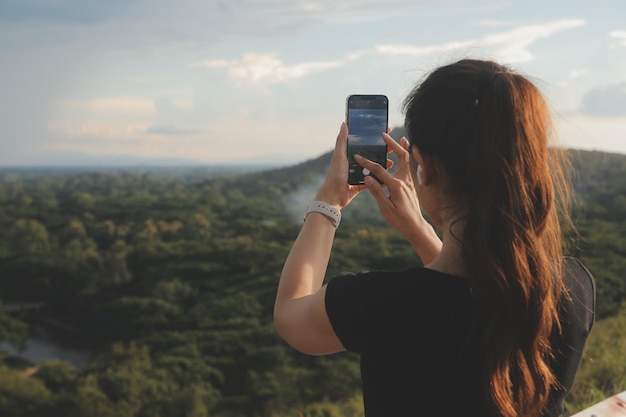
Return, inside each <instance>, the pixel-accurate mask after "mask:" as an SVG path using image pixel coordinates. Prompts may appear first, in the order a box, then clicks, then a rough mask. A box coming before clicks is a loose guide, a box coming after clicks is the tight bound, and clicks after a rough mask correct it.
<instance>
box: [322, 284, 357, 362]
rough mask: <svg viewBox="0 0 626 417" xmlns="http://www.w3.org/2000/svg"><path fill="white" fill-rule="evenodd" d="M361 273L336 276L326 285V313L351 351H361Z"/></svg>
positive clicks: (338, 335) (347, 348)
mask: <svg viewBox="0 0 626 417" xmlns="http://www.w3.org/2000/svg"><path fill="white" fill-rule="evenodd" d="M360 275H361V274H344V275H339V276H336V277H334V278H333V279H331V280H330V282H329V283H328V286H327V287H326V299H325V303H326V314H328V318H329V320H330V323H331V325H332V326H333V330H334V331H335V334H336V335H337V337H338V338H339V340H340V341H341V343H342V344H343V346H344V347H345V348H346V350H348V351H349V352H359V351H360V349H359V342H360V339H361V337H360V335H361V334H362V329H363V321H364V317H363V316H364V314H363V313H364V308H363V302H364V301H363V288H362V287H363V285H362V282H360Z"/></svg>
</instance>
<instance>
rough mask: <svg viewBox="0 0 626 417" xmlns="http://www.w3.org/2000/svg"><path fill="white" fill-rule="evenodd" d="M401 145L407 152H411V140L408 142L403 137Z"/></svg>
mask: <svg viewBox="0 0 626 417" xmlns="http://www.w3.org/2000/svg"><path fill="white" fill-rule="evenodd" d="M400 145H402V147H403V148H404V149H405V150H406V151H407V152H409V149H410V148H411V143H410V142H409V140H408V139H407V138H406V137H404V136H402V137H401V138H400Z"/></svg>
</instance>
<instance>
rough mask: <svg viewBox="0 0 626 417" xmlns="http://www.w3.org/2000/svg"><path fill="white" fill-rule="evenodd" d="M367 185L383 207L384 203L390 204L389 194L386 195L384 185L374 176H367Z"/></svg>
mask: <svg viewBox="0 0 626 417" xmlns="http://www.w3.org/2000/svg"><path fill="white" fill-rule="evenodd" d="M365 186H366V187H367V189H368V191H369V192H370V193H371V194H372V196H373V197H374V199H375V200H376V202H377V203H378V206H379V207H380V208H381V209H382V207H383V206H384V205H386V204H389V199H388V198H387V195H385V192H384V191H383V187H382V185H380V184H379V183H378V181H376V180H375V179H374V178H372V177H365Z"/></svg>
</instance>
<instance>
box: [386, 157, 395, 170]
mask: <svg viewBox="0 0 626 417" xmlns="http://www.w3.org/2000/svg"><path fill="white" fill-rule="evenodd" d="M393 166H394V163H393V161H392V160H391V159H387V169H390V168H393Z"/></svg>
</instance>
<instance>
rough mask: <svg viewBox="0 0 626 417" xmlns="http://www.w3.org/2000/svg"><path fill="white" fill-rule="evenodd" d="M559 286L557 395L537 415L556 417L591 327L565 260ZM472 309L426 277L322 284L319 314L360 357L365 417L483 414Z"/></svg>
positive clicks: (467, 296) (404, 274) (589, 301)
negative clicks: (562, 295)
mask: <svg viewBox="0 0 626 417" xmlns="http://www.w3.org/2000/svg"><path fill="white" fill-rule="evenodd" d="M565 285H566V288H567V290H568V293H569V294H570V297H569V298H571V300H572V302H571V303H569V302H567V301H566V302H564V303H562V310H561V322H562V327H563V333H562V335H556V334H555V335H554V337H553V341H554V342H553V343H554V346H555V347H556V349H555V350H556V351H557V359H556V361H555V363H553V369H554V371H555V374H556V375H557V378H558V379H559V382H560V383H561V384H562V385H563V386H564V388H563V389H562V390H560V391H558V392H557V391H554V392H553V395H552V396H551V400H550V404H549V405H548V407H547V408H546V413H545V415H546V416H557V415H559V414H561V412H562V400H563V397H564V396H565V394H567V392H568V391H569V389H570V388H571V386H572V383H573V380H574V376H575V374H576V370H577V368H578V365H579V363H580V358H581V355H582V351H583V348H584V344H585V341H586V339H587V336H588V334H589V331H590V330H591V326H592V325H593V317H594V316H593V312H594V309H595V286H594V282H593V278H592V276H591V274H590V273H589V272H588V271H587V270H586V269H585V268H584V266H582V264H580V262H578V261H577V260H576V259H574V258H566V263H565ZM472 310H473V308H472V296H471V288H470V285H469V281H468V280H466V279H463V278H459V277H455V276H452V275H448V274H445V273H441V272H437V271H433V270H431V269H427V268H419V267H415V268H409V269H406V270H404V271H396V272H387V271H378V272H366V273H359V274H346V275H341V276H338V277H335V278H333V279H332V280H330V282H329V284H328V288H327V290H326V311H327V313H328V317H329V319H330V322H331V324H332V326H333V329H334V330H335V333H336V334H337V337H339V339H340V340H341V342H342V343H343V345H344V347H345V348H346V349H347V350H348V351H352V352H358V353H359V354H360V356H361V379H362V384H363V401H364V404H365V414H366V416H367V417H377V416H421V415H423V416H429V415H436V416H459V415H467V416H489V415H490V414H489V411H488V410H489V407H488V406H487V404H486V400H485V398H484V394H483V389H482V382H481V380H482V378H481V376H482V372H483V369H482V367H481V364H480V355H479V348H478V346H479V343H480V342H479V340H478V338H477V336H475V334H476V332H474V331H471V329H472V324H473V319H472Z"/></svg>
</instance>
